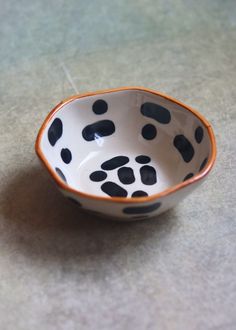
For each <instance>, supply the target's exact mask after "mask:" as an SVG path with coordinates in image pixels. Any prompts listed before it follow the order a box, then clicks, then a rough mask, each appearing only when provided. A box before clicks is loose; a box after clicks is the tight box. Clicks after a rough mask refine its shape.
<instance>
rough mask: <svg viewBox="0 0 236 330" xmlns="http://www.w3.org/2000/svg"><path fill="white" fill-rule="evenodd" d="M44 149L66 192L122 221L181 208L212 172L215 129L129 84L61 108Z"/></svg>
mask: <svg viewBox="0 0 236 330" xmlns="http://www.w3.org/2000/svg"><path fill="white" fill-rule="evenodd" d="M36 152H37V154H38V156H39V158H40V159H41V160H42V162H43V163H44V165H45V166H46V168H47V169H48V171H49V173H50V174H51V175H52V177H53V179H54V180H55V182H56V183H57V184H58V186H59V188H60V190H61V191H62V192H63V193H64V195H66V196H67V197H68V198H69V199H71V200H73V201H74V202H76V203H77V204H78V205H79V206H80V207H81V208H84V209H87V210H90V211H94V212H97V213H100V214H102V215H106V216H109V217H110V218H119V219H121V220H130V219H141V218H145V217H151V216H156V215H158V214H160V213H162V212H164V211H166V210H167V209H169V208H171V207H173V206H174V205H175V204H176V203H178V202H179V201H180V200H181V199H183V198H184V197H185V196H186V195H188V194H189V193H190V192H191V191H192V190H193V189H195V188H196V187H197V186H198V185H199V184H200V183H201V182H202V181H203V179H204V178H206V176H207V174H208V173H209V172H210V170H211V168H212V166H213V163H214V161H215V157H216V144H215V139H214V134H213V131H212V128H211V126H210V124H209V123H208V122H207V121H206V119H205V118H204V117H203V116H202V115H200V114H199V113H198V112H196V111H195V110H193V109H191V108H190V107H188V106H186V105H184V104H183V103H181V102H179V101H177V100H175V99H173V98H172V97H169V96H167V95H164V94H162V93H159V92H156V91H152V90H149V89H146V88H139V87H124V88H119V89H112V90H106V91H100V92H94V93H87V94H81V95H77V96H74V97H71V98H69V99H67V100H65V101H63V102H61V103H59V104H58V105H57V106H56V107H55V108H54V109H53V110H52V112H51V113H50V114H49V115H48V117H47V118H46V120H45V121H44V123H43V125H42V127H41V129H40V131H39V134H38V137H37V140H36Z"/></svg>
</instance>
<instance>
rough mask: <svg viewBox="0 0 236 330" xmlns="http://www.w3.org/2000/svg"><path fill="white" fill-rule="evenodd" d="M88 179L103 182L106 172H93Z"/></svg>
mask: <svg viewBox="0 0 236 330" xmlns="http://www.w3.org/2000/svg"><path fill="white" fill-rule="evenodd" d="M89 177H90V180H92V181H95V182H99V181H103V180H105V179H106V178H107V174H106V172H103V171H95V172H93V173H91V174H90V176H89Z"/></svg>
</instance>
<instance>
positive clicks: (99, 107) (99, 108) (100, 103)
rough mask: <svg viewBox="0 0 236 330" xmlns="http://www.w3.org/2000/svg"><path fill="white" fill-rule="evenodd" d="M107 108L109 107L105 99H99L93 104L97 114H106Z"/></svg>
mask: <svg viewBox="0 0 236 330" xmlns="http://www.w3.org/2000/svg"><path fill="white" fill-rule="evenodd" d="M107 109H108V105H107V102H106V101H104V100H97V101H95V102H94V104H93V112H94V113H95V114H96V115H102V114H104V113H105V112H107Z"/></svg>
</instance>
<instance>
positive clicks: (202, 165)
mask: <svg viewBox="0 0 236 330" xmlns="http://www.w3.org/2000/svg"><path fill="white" fill-rule="evenodd" d="M207 160H208V158H205V159H204V161H203V162H202V163H201V166H200V168H199V172H201V171H202V170H203V169H204V167H205V166H206V163H207Z"/></svg>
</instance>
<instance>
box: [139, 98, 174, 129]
mask: <svg viewBox="0 0 236 330" xmlns="http://www.w3.org/2000/svg"><path fill="white" fill-rule="evenodd" d="M141 113H142V114H143V115H144V116H145V117H149V118H152V119H155V120H156V121H158V122H159V123H161V124H168V123H169V122H170V120H171V116H170V111H169V110H167V109H166V108H164V107H162V106H161V105H158V104H155V103H151V102H146V103H144V104H142V106H141Z"/></svg>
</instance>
